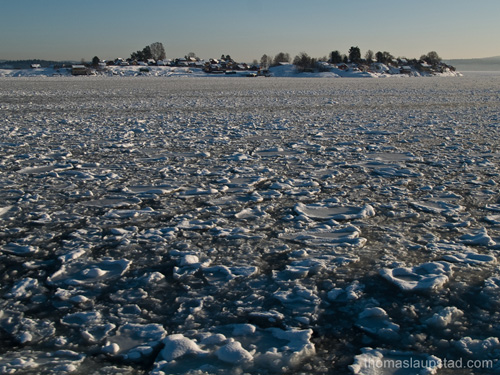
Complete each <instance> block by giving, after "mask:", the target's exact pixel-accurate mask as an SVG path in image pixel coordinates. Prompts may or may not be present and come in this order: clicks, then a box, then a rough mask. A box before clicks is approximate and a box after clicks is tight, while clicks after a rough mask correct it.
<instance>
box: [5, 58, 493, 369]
mask: <svg viewBox="0 0 500 375" xmlns="http://www.w3.org/2000/svg"><path fill="white" fill-rule="evenodd" d="M282 69H283V71H282V72H281V73H282V75H287V74H288V73H290V74H291V72H289V71H286V69H287V68H282ZM152 72H153V73H154V72H156V73H157V75H161V74H160V73H161V72H166V69H164V70H160V69H156V70H153V71H152ZM287 72H288V73H287ZM38 73H40V72H38ZM122 73H123V74H121V75H120V76H114V77H113V76H110V77H104V76H99V77H45V76H43V74H42V73H40V74H41V75H39V76H37V77H24V78H19V77H16V78H9V77H2V78H0V80H1V83H2V85H1V86H0V97H1V98H0V99H1V100H0V108H1V111H0V126H1V129H2V132H1V133H0V156H1V157H0V199H1V202H0V259H1V262H0V270H1V272H0V274H1V277H2V283H1V285H0V297H1V298H0V338H1V344H0V345H1V350H0V372H2V373H18V374H33V373H47V374H83V373H86V374H127V375H132V374H134V375H135V374H144V373H149V374H157V375H163V374H237V373H247V374H281V373H303V374H329V373H335V374H346V373H353V374H375V373H376V374H393V373H409V374H410V373H411V374H415V373H422V374H424V373H426V374H430V373H438V374H439V373H440V371H442V370H443V366H441V364H443V365H444V362H442V360H444V359H448V360H452V359H455V360H458V359H460V358H462V357H463V358H464V360H465V359H471V360H481V361H482V360H485V359H492V360H494V366H493V368H492V369H486V368H483V369H481V370H477V371H478V372H477V373H488V371H490V370H491V371H495V370H498V368H499V365H498V363H497V359H498V353H499V351H500V344H499V338H500V324H499V323H500V314H499V313H498V307H499V303H498V293H499V291H500V270H499V267H498V257H499V254H498V251H499V249H500V247H499V243H500V227H499V222H500V219H499V214H498V213H499V212H500V195H499V192H498V183H499V182H500V181H499V172H500V171H499V162H500V144H499V139H500V134H499V124H500V122H499V121H500V116H499V113H500V100H499V94H500V92H499V90H498V87H500V78H499V77H498V76H496V75H475V76H471V77H467V76H465V77H447V78H443V77H426V78H421V79H415V78H407V79H372V80H370V79H368V80H367V79H342V78H339V79H318V78H316V79H307V78H301V79H297V78H293V77H292V78H264V77H257V78H251V79H250V78H237V77H231V78H229V77H227V78H223V77H219V78H217V79H215V78H203V77H201V76H199V77H197V78H192V79H187V78H186V76H187V75H191V76H196V75H197V74H196V72H194V73H189V74H188V73H187V72H186V71H181V70H179V71H177V72H174V71H170V70H169V72H168V73H169V74H167V75H168V76H169V78H167V77H164V78H162V77H153V75H154V74H153V73H152V74H151V75H150V76H147V77H146V76H145V77H131V78H127V77H126V76H127V75H131V76H132V75H135V73H134V72H133V71H132V70H130V69H129V70H126V71H125V70H123V71H122ZM175 75H177V76H178V77H177V78H175V77H174V76H175ZM330 75H332V73H330ZM384 361H386V362H387V361H388V362H387V363H389V364H391V363H393V364H394V363H399V362H396V361H401V363H407V362H408V361H409V362H411V363H415V364H416V363H418V364H422V363H425V366H424V365H422V367H420V368H419V369H418V371H419V372H418V371H416V372H415V371H414V372H412V371H410V369H408V368H406V369H395V368H390V366H389V368H382V367H376V365H377V364H378V363H384ZM405 361H406V362H405ZM412 361H413V362H412ZM440 361H441V362H440ZM372 365H375V367H373V366H372ZM398 370H400V371H398ZM412 370H414V369H412ZM479 371H481V372H479Z"/></svg>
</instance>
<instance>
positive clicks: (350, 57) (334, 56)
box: [260, 46, 442, 70]
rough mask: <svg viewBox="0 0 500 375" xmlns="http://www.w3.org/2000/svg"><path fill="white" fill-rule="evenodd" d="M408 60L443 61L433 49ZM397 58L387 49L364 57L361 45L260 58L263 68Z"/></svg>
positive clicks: (361, 62)
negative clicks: (314, 54)
mask: <svg viewBox="0 0 500 375" xmlns="http://www.w3.org/2000/svg"><path fill="white" fill-rule="evenodd" d="M399 59H400V60H401V59H404V60H406V61H408V63H409V64H411V63H416V62H418V61H425V62H426V63H427V64H429V65H432V66H435V65H438V64H440V63H441V61H442V59H441V57H440V56H439V55H438V53H437V52H435V51H431V52H429V53H427V54H425V55H422V56H420V59H418V60H417V59H407V58H401V57H400V58H399ZM395 60H396V58H395V57H394V56H393V55H392V54H391V53H389V52H387V51H383V52H382V51H378V52H376V53H374V52H373V51H372V50H368V51H366V53H365V55H364V57H362V54H361V50H360V48H359V47H357V46H356V47H354V46H353V47H351V48H350V49H349V51H348V53H347V54H342V53H340V52H339V51H338V50H335V51H332V52H330V54H329V56H324V57H322V58H314V57H310V56H309V55H308V54H307V53H305V52H301V53H300V54H298V55H297V56H295V57H294V58H293V60H292V59H291V57H290V54H288V53H285V52H280V53H278V54H277V55H276V56H274V58H273V57H271V56H268V55H266V54H265V55H263V56H262V57H261V59H260V66H261V67H263V68H269V67H273V66H278V65H280V64H283V63H293V64H294V65H296V66H297V67H298V68H299V69H301V70H307V69H314V68H316V67H317V63H318V62H319V61H323V62H328V63H330V64H342V63H344V64H348V63H353V64H372V63H374V62H377V63H381V64H386V65H388V64H391V63H392V62H393V61H395Z"/></svg>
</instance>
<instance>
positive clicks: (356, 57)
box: [349, 47, 361, 64]
mask: <svg viewBox="0 0 500 375" xmlns="http://www.w3.org/2000/svg"><path fill="white" fill-rule="evenodd" d="M349 60H351V62H353V63H355V64H358V63H359V62H360V61H361V50H360V49H359V47H351V48H349Z"/></svg>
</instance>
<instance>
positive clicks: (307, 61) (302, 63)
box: [293, 52, 316, 71]
mask: <svg viewBox="0 0 500 375" xmlns="http://www.w3.org/2000/svg"><path fill="white" fill-rule="evenodd" d="M293 65H295V66H297V68H298V69H299V70H301V71H305V70H306V69H312V68H314V66H315V65H316V59H312V58H311V57H309V55H308V54H307V53H305V52H301V53H300V54H299V55H297V56H295V58H294V59H293Z"/></svg>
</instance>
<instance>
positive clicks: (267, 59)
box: [260, 54, 273, 69]
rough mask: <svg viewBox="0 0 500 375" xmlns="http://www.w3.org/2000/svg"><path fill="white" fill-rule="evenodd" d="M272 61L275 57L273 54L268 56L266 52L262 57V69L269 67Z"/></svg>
mask: <svg viewBox="0 0 500 375" xmlns="http://www.w3.org/2000/svg"><path fill="white" fill-rule="evenodd" d="M272 63H273V58H272V57H271V56H267V55H266V54H264V55H262V57H261V58H260V67H261V68H262V69H269V67H270V66H271V64H272Z"/></svg>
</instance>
